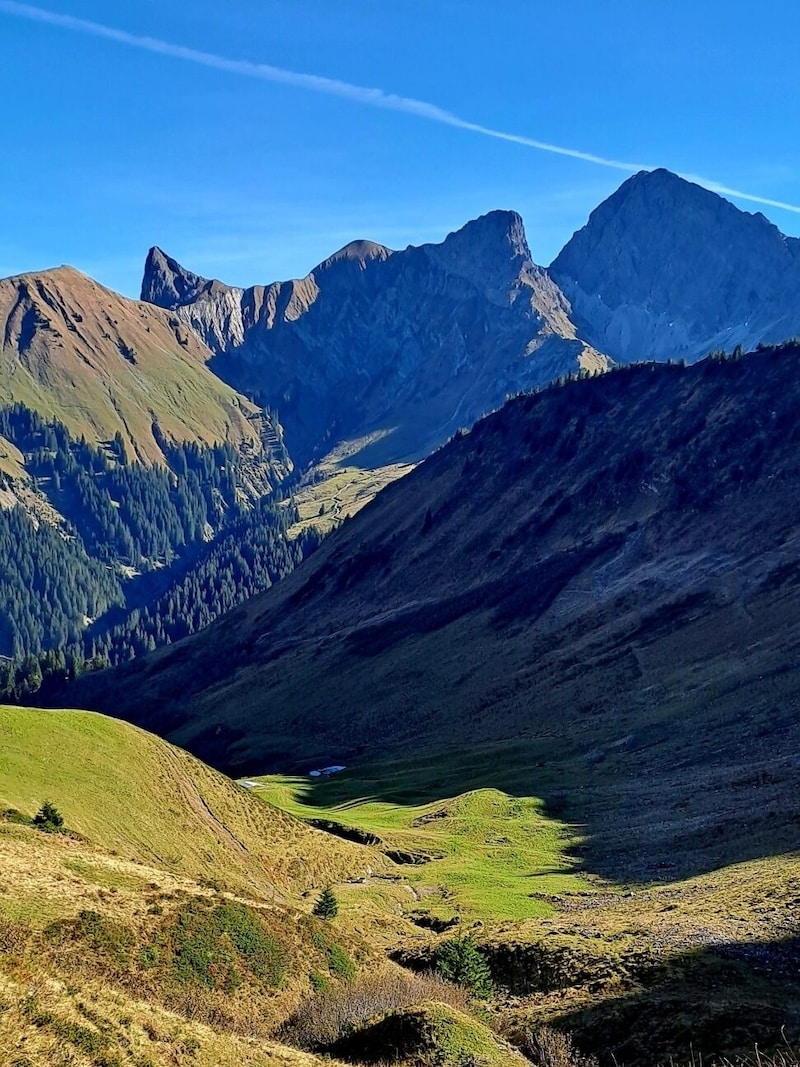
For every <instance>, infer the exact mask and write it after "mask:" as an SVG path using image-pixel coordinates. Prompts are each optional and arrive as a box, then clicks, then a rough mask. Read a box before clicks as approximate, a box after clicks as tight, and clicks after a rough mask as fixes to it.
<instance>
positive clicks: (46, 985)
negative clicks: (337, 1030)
mask: <svg viewBox="0 0 800 1067" xmlns="http://www.w3.org/2000/svg"><path fill="white" fill-rule="evenodd" d="M0 1003H1V1004H2V1009H3V1010H1V1011H0V1063H3V1064H4V1065H6V1064H8V1067H160V1065H162V1064H167V1063H169V1064H172V1065H173V1067H321V1065H322V1063H323V1062H324V1063H325V1065H326V1067H336V1062H337V1061H334V1060H329V1059H327V1058H326V1059H325V1060H324V1061H323V1060H322V1059H321V1058H319V1057H317V1056H314V1055H312V1054H310V1053H306V1052H302V1051H299V1050H297V1049H292V1048H288V1047H286V1046H284V1045H280V1044H278V1043H277V1042H274V1041H266V1040H260V1039H254V1038H247V1037H241V1036H237V1035H234V1034H226V1033H221V1032H219V1031H218V1030H215V1029H213V1028H212V1027H210V1026H208V1025H205V1024H203V1023H201V1022H197V1021H189V1020H187V1019H185V1018H182V1017H181V1016H180V1015H178V1014H176V1013H174V1012H171V1011H168V1010H166V1009H164V1008H161V1007H159V1006H158V1005H155V1004H151V1003H146V1002H143V1001H141V1000H139V999H137V998H136V997H133V996H128V995H123V994H120V993H118V992H116V991H112V990H109V989H108V988H105V987H104V986H103V984H102V983H100V982H95V983H92V982H88V983H84V984H82V985H81V986H80V987H76V985H75V984H74V983H71V984H67V983H64V982H61V981H59V980H57V979H52V978H48V979H45V978H44V977H43V975H42V974H41V973H38V974H36V973H28V974H25V975H19V976H15V977H10V976H8V975H6V974H4V973H3V972H2V971H1V970H0Z"/></svg>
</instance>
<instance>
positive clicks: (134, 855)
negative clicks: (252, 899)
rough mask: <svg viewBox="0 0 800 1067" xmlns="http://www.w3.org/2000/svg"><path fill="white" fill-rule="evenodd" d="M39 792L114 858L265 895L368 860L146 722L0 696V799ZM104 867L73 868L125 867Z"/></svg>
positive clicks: (30, 804) (23, 806)
mask: <svg viewBox="0 0 800 1067" xmlns="http://www.w3.org/2000/svg"><path fill="white" fill-rule="evenodd" d="M45 796H47V797H49V798H50V799H51V800H52V801H53V803H54V804H55V805H56V807H57V808H58V809H59V810H60V811H61V812H62V814H63V816H64V819H65V822H66V824H67V825H68V826H69V827H70V829H71V830H74V831H76V832H78V833H79V834H80V835H82V836H83V837H85V838H86V839H88V841H89V842H91V843H92V844H93V845H95V846H99V847H100V848H102V849H103V850H104V851H105V852H106V853H112V854H116V855H117V856H119V858H120V860H125V861H129V860H133V861H136V862H139V863H144V864H150V865H157V866H159V867H160V868H164V869H167V870H169V871H172V872H174V873H175V874H178V875H184V876H189V877H194V878H203V879H205V880H206V882H207V883H209V884H212V885H213V884H218V885H220V886H222V887H228V888H231V889H237V890H246V891H248V892H250V893H254V894H256V895H257V896H261V897H263V898H265V899H268V900H273V899H275V898H276V894H277V895H278V897H279V898H280V894H281V893H286V892H289V893H294V892H298V891H305V890H307V889H309V888H310V887H314V886H322V885H325V884H326V883H327V882H328V881H330V880H336V879H338V878H344V877H352V876H353V875H357V874H358V873H359V872H360V871H362V870H363V869H364V868H365V867H367V866H369V865H370V861H371V862H372V866H373V867H374V865H375V858H371V857H366V858H365V856H364V854H363V850H359V849H358V848H357V847H356V846H354V845H351V844H349V843H348V842H345V841H336V840H332V839H330V838H327V837H323V836H322V835H321V834H320V833H318V832H316V831H312V830H309V829H308V828H307V827H306V826H305V825H304V824H302V823H300V822H298V821H297V820H296V819H294V818H291V817H290V816H287V815H286V814H285V813H282V812H280V811H277V810H276V809H274V808H268V807H266V806H265V805H264V804H262V803H260V802H259V801H257V800H256V799H255V798H254V797H253V796H251V795H250V794H249V793H248V792H247V791H246V790H244V789H242V788H240V787H239V786H237V785H236V784H235V783H234V782H232V781H230V779H228V778H226V777H225V776H224V775H221V774H218V773H217V772H215V771H212V770H211V769H210V768H208V767H206V766H205V765H204V764H202V763H201V762H200V761H199V760H196V759H194V758H193V757H191V756H189V755H188V754H187V753H185V752H183V751H181V750H180V749H176V748H174V747H173V746H171V745H168V744H166V743H165V742H163V741H161V740H160V739H159V738H157V737H154V736H153V735H152V734H147V733H145V732H144V731H142V730H139V729H137V728H135V727H132V726H129V725H128V724H126V723H122V722H118V721H117V720H114V719H109V718H107V717H105V716H102V715H95V714H93V713H91V712H83V711H38V710H35V709H29V708H8V707H2V706H0V810H2V809H5V808H16V809H18V810H19V811H21V812H22V813H23V814H24V815H28V816H30V815H33V814H34V813H35V812H36V811H37V810H38V809H39V807H40V805H41V802H42V799H43V798H44V797H45ZM377 861H378V864H380V857H378V858H377ZM82 862H85V861H82ZM387 865H388V864H387ZM102 867H103V869H102V870H101V871H97V870H93V866H92V864H91V863H89V866H84V867H83V868H82V869H80V870H77V871H76V870H75V869H74V868H73V873H77V874H79V875H80V876H81V877H82V878H84V879H87V880H89V881H95V882H97V880H98V878H100V880H101V881H100V883H99V884H108V879H109V877H111V878H112V879H117V885H121V884H122V883H121V882H119V880H118V879H119V878H122V880H123V882H124V879H125V878H126V877H128V876H129V874H128V872H125V871H122V870H121V871H120V872H118V873H116V874H109V871H108V869H107V865H106V864H103V865H102Z"/></svg>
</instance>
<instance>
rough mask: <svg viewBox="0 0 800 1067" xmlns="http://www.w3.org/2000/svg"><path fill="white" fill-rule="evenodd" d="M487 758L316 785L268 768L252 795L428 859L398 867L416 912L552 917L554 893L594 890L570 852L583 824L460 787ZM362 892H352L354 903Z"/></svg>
mask: <svg viewBox="0 0 800 1067" xmlns="http://www.w3.org/2000/svg"><path fill="white" fill-rule="evenodd" d="M488 758H489V759H490V760H491V759H492V758H493V756H492V754H490V755H489V757H488ZM480 762H481V760H480V756H479V755H478V754H476V753H473V754H472V755H471V756H467V755H465V756H464V757H463V758H462V760H461V761H458V760H455V761H452V762H448V763H447V764H446V765H444V764H443V761H441V760H430V761H428V760H424V759H423V760H420V761H416V762H415V761H408V760H406V761H396V762H391V763H389V762H387V763H378V764H373V765H370V766H368V767H364V768H358V769H357V770H355V771H347V772H344V773H343V774H341V775H337V776H336V777H332V778H329V779H326V780H324V781H322V782H321V783H319V784H317V783H316V782H315V780H313V779H309V778H299V777H286V776H280V775H268V776H265V777H262V778H256V779H253V780H254V781H258V782H259V783H260V785H259V788H258V789H256V790H253V792H254V793H255V794H256V795H257V796H260V797H262V798H263V799H265V800H267V801H269V802H270V803H271V804H274V805H276V806H278V807H281V808H283V809H284V810H286V811H288V812H291V813H292V814H294V815H298V816H300V817H303V818H317V819H329V820H333V821H335V822H337V823H339V824H341V825H342V826H346V827H357V828H358V829H360V830H364V831H366V832H368V833H370V834H375V835H377V836H378V837H379V838H380V839H381V842H382V845H381V846H380V847H381V848H383V849H384V850H385V851H388V852H389V853H390V854H392V855H401V856H403V855H404V856H406V857H407V858H408V859H414V858H418V859H426V858H427V859H428V860H429V861H428V862H421V863H412V862H409V863H404V864H402V865H401V866H398V867H397V868H396V870H397V871H398V872H402V877H403V879H404V880H406V881H407V882H408V884H409V885H410V886H411V887H412V890H413V891H414V894H415V896H416V898H417V902H418V903H417V907H416V908H415V909H413V910H416V911H419V912H422V911H426V912H429V913H431V914H432V915H434V916H436V917H438V918H447V917H452V916H455V915H459V916H460V917H461V919H462V921H465V922H467V921H477V920H480V921H482V922H486V921H499V920H518V919H526V918H533V917H537V916H545V915H549V914H550V913H551V912H552V906H551V905H550V904H549V903H548V899H547V898H548V897H551V896H553V895H555V894H563V893H577V892H586V891H588V890H589V885H588V883H587V882H586V880H585V879H584V878H583V877H582V876H581V874H580V873H579V871H578V869H577V863H576V860H575V859H574V857H573V856H572V850H574V848H575V847H576V846H577V845H578V844H579V843H580V834H579V831H578V829H577V828H576V827H571V826H569V825H567V824H565V823H563V822H561V821H559V820H558V819H555V818H552V817H550V816H548V815H547V813H546V811H545V809H544V805H543V803H542V801H541V800H540V799H539V798H537V797H535V796H513V795H511V794H510V793H507V792H504V791H502V790H499V789H480V788H478V789H470V790H468V791H466V792H459V785H461V786H463V785H464V784H465V782H466V783H467V784H468V783H469V780H470V774H471V773H472V775H475V776H477V777H480V774H481V769H480V768H479V767H478V764H479V763H480ZM530 780H531V779H530V774H528V781H530ZM378 797H380V799H378ZM383 798H388V799H383ZM434 798H435V799H434ZM357 889H358V887H355V889H354V890H351V891H350V895H351V896H352V897H354V900H353V904H354V906H357V904H358V892H357ZM369 891H370V887H367V888H366V889H365V890H364V891H363V892H369ZM409 910H412V909H409Z"/></svg>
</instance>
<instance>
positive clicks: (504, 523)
mask: <svg viewBox="0 0 800 1067" xmlns="http://www.w3.org/2000/svg"><path fill="white" fill-rule="evenodd" d="M799 359H800V352H799V351H798V348H797V347H793V346H788V347H785V348H783V349H778V350H767V351H762V352H759V353H755V354H752V355H750V356H748V357H746V358H744V359H741V360H729V361H718V360H714V361H704V362H703V363H700V364H697V365H695V366H692V367H689V368H681V367H678V366H657V365H649V366H641V367H636V368H631V369H630V370H626V371H619V372H615V373H613V374H611V375H604V376H601V377H600V378H596V379H592V380H583V381H578V382H572V383H569V384H568V385H567V386H566V387H563V388H551V389H548V390H546V391H545V392H543V393H540V394H538V395H533V396H526V397H520V398H518V399H516V400H514V401H511V402H510V403H509V404H508V405H506V407H505V408H503V409H502V410H501V411H500V412H498V413H496V414H494V415H492V416H489V417H488V418H486V419H484V420H483V421H482V422H480V423H479V424H478V425H477V426H476V427H475V429H474V430H473V431H472V432H471V433H470V434H467V435H461V436H459V437H458V438H457V439H456V440H454V441H453V442H451V443H450V444H449V445H448V446H446V447H445V448H443V449H442V450H440V451H439V452H437V453H436V454H434V456H433V457H431V459H429V460H428V461H426V462H425V463H424V464H422V465H421V466H420V467H419V468H417V470H416V471H414V472H413V473H412V474H410V475H409V476H408V477H407V478H405V479H403V480H402V481H400V482H398V483H395V484H394V485H392V486H391V487H389V488H388V489H386V490H385V491H384V492H383V493H381V494H380V496H379V497H378V498H377V499H376V501H374V502H373V503H372V504H371V505H369V506H368V507H367V508H366V509H364V511H362V512H361V513H360V514H359V515H358V516H357V517H356V518H355V519H353V520H352V521H351V522H349V523H346V524H345V525H344V526H343V527H342V528H341V529H340V530H338V531H337V532H336V533H335V534H334V535H332V536H331V537H330V538H329V539H328V540H327V541H326V542H325V543H324V545H323V546H322V548H321V549H320V550H319V551H318V552H317V553H316V554H315V555H314V556H313V557H312V558H311V560H309V561H307V562H306V563H305V564H304V565H303V566H302V567H301V568H300V569H299V570H298V571H296V572H295V573H294V574H293V575H292V576H291V577H290V578H289V579H287V580H286V581H284V582H283V583H281V585H280V586H279V587H277V588H275V589H274V590H272V591H270V592H269V593H268V594H266V595H265V596H261V597H258V598H255V599H254V600H252V601H250V602H249V603H247V604H246V605H245V606H244V607H242V608H240V609H238V610H237V611H235V612H233V613H231V614H230V615H228V616H226V617H225V618H223V619H221V620H220V621H219V622H217V623H216V624H214V625H213V626H212V627H210V628H209V629H208V630H206V631H204V632H203V633H201V634H199V635H197V636H196V637H194V638H192V639H189V640H187V641H185V642H181V643H180V644H178V645H176V646H173V647H172V648H169V649H166V650H163V651H161V652H158V653H156V654H155V655H153V656H149V657H146V658H145V659H144V660H141V661H138V662H137V663H134V664H132V665H130V666H129V667H126V668H123V669H120V670H118V671H115V672H109V673H106V674H102V675H99V676H96V677H93V678H88V679H86V680H85V681H83V682H81V683H79V685H78V686H77V688H75V690H74V691H73V692H72V693H71V694H70V700H71V701H73V702H78V703H81V704H84V705H87V706H93V707H99V708H105V709H112V708H113V709H114V711H115V713H116V714H122V715H123V716H125V717H128V718H131V719H133V720H135V721H138V722H142V723H145V724H147V725H149V726H150V727H153V728H155V729H157V730H159V731H161V732H163V733H165V734H166V735H167V736H169V737H171V738H173V739H177V740H179V741H180V742H181V743H182V744H186V745H188V746H189V747H191V748H192V749H193V750H194V751H196V752H198V753H200V754H202V755H203V756H204V757H205V758H207V759H209V760H210V761H212V762H215V763H216V764H217V765H219V766H224V767H231V768H242V769H247V770H248V771H252V770H256V769H258V770H261V771H264V770H268V769H270V768H276V769H278V768H280V769H286V768H289V767H290V766H292V765H295V764H299V765H302V764H303V761H305V760H312V759H313V760H317V759H324V758H327V759H333V758H335V759H337V760H341V761H342V762H347V761H351V760H353V759H364V758H366V757H368V756H369V757H372V758H376V757H377V756H378V755H380V756H384V755H388V754H390V753H401V752H409V751H413V750H416V749H417V748H418V746H420V745H422V744H424V745H425V746H427V747H428V748H429V749H430V750H433V751H435V750H436V749H437V748H438V749H440V750H442V751H446V750H447V749H448V747H449V746H450V745H451V744H452V743H453V742H454V740H455V739H457V740H458V744H459V746H460V747H462V748H463V747H464V746H470V745H475V746H486V745H487V744H492V743H494V742H500V741H503V740H506V739H513V740H514V743H515V745H518V746H521V748H520V749H519V751H521V752H523V754H525V753H527V754H528V756H529V757H530V759H531V765H532V768H533V767H538V768H539V769H538V770H535V771H534V770H533V769H532V771H531V773H532V775H533V780H534V781H535V782H537V783H539V786H540V787H541V789H542V790H543V795H546V796H549V798H550V800H551V801H553V802H555V800H557V799H558V798H559V797H560V798H561V799H560V800H558V803H559V804H564V805H566V811H567V812H568V817H570V818H573V817H575V818H577V817H579V818H581V819H582V820H585V821H586V822H587V824H588V825H589V826H590V827H591V830H592V834H593V835H594V842H595V844H596V845H597V847H601V848H602V852H603V855H604V857H605V860H604V862H606V863H618V864H624V865H625V866H627V865H631V866H633V867H635V865H636V864H637V863H644V864H645V865H649V864H651V863H655V864H656V865H658V864H659V863H662V862H663V863H664V864H665V867H664V869H665V870H668V869H671V868H672V867H674V866H677V867H681V865H684V866H687V867H691V866H692V865H693V864H694V863H695V862H696V858H693V857H694V853H695V852H696V851H698V850H699V851H700V852H701V853H702V855H703V860H702V863H703V864H706V863H708V862H717V861H720V862H721V861H722V860H723V859H724V860H725V862H732V861H733V860H734V859H741V858H745V857H749V856H752V855H753V854H761V850H763V849H766V850H769V849H773V848H774V849H777V850H782V849H784V848H786V847H796V846H797V844H798V842H797V838H796V828H793V827H796V824H795V823H793V819H794V818H795V814H794V813H795V809H796V805H797V799H796V795H795V793H794V792H793V791H791V790H790V789H789V783H790V782H791V780H792V775H793V773H794V772H793V770H792V767H793V764H792V759H793V757H792V753H793V752H794V751H796V748H797V741H798V734H799V733H800V730H798V714H797V705H796V691H795V685H794V672H795V669H796V666H797V659H798V642H799V641H800V630H799V629H798V623H797V619H798V618H800V612H798V599H799V598H800V588H799V586H800V567H798V550H799V549H800V528H799V525H800V510H799V506H798V499H799V497H798V492H797V487H798V477H800V431H798V429H797V424H796V417H795V412H796V404H797V397H798V393H799V392H800V362H799V361H798V360H799ZM526 746H527V747H526ZM306 765H307V764H306ZM503 774H504V771H503V763H502V760H499V761H498V769H497V775H496V778H497V781H494V780H493V779H492V775H488V776H487V780H486V781H483V782H482V783H480V784H483V785H491V784H495V785H498V786H499V787H501V788H502V784H501V783H502V780H503ZM490 779H491V780H490ZM636 782H646V783H647V789H646V790H644V789H643V787H642V788H639V787H634V783H636ZM475 784H478V783H475ZM377 788H379V787H377ZM532 788H533V786H532ZM565 790H566V792H565ZM720 790H721V791H723V792H724V793H725V794H726V796H728V799H729V800H730V810H729V812H728V813H727V814H725V813H724V803H722V801H721V800H720V797H719V796H718V795H717V794H718V792H719V791H720ZM753 790H755V791H756V793H757V794H758V795H759V796H760V800H759V803H758V804H756V805H754V804H753V803H752V800H753ZM745 798H747V803H746V804H745V805H744V806H745V810H740V807H741V805H742V804H743V803H744V800H745ZM584 801H585V802H584ZM598 805H599V807H598ZM601 809H602V811H603V812H604V813H605V815H606V816H607V814H608V812H609V810H612V811H613V813H614V818H613V819H612V820H611V823H610V824H608V822H607V820H606V825H605V826H603V825H602V822H603V820H601V819H600V810H601ZM720 819H722V820H723V821H725V823H726V826H728V829H729V831H730V832H729V833H728V834H726V835H725V836H724V838H722V839H719V842H718V845H717V844H715V840H716V839H715V837H714V835H715V833H717V832H718V826H719V823H720ZM603 835H605V836H603ZM601 838H602V840H601ZM645 839H646V840H647V842H648V844H647V852H648V856H647V858H646V857H645V855H644V851H643V849H644V845H643V842H644V841H645ZM637 842H638V844H639V845H641V846H642V847H641V848H639V851H638V852H637V851H636V849H637ZM632 850H633V852H632ZM684 853H685V855H684ZM614 857H616V859H614Z"/></svg>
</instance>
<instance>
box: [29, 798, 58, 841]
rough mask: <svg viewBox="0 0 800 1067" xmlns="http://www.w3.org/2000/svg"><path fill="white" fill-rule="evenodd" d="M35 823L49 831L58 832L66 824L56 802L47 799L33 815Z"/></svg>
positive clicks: (40, 828) (41, 828) (39, 827)
mask: <svg viewBox="0 0 800 1067" xmlns="http://www.w3.org/2000/svg"><path fill="white" fill-rule="evenodd" d="M33 825H34V826H36V827H37V828H38V829H39V830H45V831H46V832H47V833H58V832H59V830H61V829H62V828H63V826H64V817H63V815H62V814H61V812H60V811H59V810H58V808H57V807H56V806H55V805H54V804H52V803H51V802H50V801H49V800H45V801H44V802H43V804H42V806H41V808H39V810H38V811H37V812H36V814H35V815H34V817H33Z"/></svg>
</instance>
